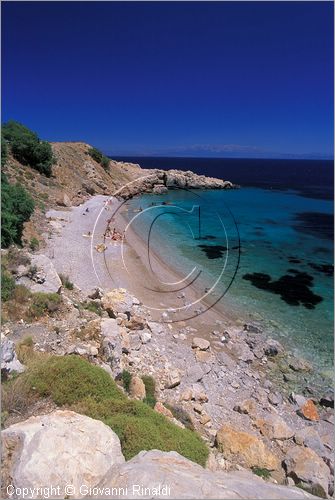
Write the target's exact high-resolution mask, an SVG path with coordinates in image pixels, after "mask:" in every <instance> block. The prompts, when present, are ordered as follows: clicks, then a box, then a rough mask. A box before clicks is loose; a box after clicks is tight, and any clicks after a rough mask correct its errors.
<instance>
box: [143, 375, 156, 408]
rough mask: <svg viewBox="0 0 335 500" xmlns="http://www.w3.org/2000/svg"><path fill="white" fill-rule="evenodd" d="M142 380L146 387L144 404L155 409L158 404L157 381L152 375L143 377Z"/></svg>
mask: <svg viewBox="0 0 335 500" xmlns="http://www.w3.org/2000/svg"><path fill="white" fill-rule="evenodd" d="M142 380H143V382H144V385H145V398H144V400H143V402H144V403H146V404H147V405H149V406H150V407H151V408H154V406H155V404H156V402H157V400H156V397H155V392H156V382H155V379H154V378H153V377H151V376H150V375H143V377H142Z"/></svg>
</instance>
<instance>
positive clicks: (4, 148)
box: [1, 132, 8, 167]
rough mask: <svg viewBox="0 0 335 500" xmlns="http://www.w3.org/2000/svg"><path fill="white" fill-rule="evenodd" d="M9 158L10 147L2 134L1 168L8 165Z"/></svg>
mask: <svg viewBox="0 0 335 500" xmlns="http://www.w3.org/2000/svg"><path fill="white" fill-rule="evenodd" d="M7 156H8V146H7V142H6V140H5V138H4V136H3V133H2V132H1V166H2V167H3V166H4V165H5V164H6V161H7Z"/></svg>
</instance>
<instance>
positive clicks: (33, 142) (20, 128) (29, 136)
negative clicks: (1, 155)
mask: <svg viewBox="0 0 335 500" xmlns="http://www.w3.org/2000/svg"><path fill="white" fill-rule="evenodd" d="M2 135H3V138H4V140H5V141H6V143H7V144H8V145H9V147H10V149H11V151H12V154H13V156H14V158H16V159H17V160H18V161H19V162H20V163H22V164H23V165H29V166H30V167H32V168H34V169H36V170H38V171H39V172H40V173H41V174H44V175H46V176H47V177H50V175H51V173H52V170H51V167H52V164H53V163H54V157H53V154H52V149H51V146H50V144H49V143H48V142H47V141H41V140H40V139H39V137H38V135H37V134H36V133H35V132H32V131H31V130H29V128H27V127H25V126H24V125H22V124H21V123H18V122H15V121H13V120H11V121H9V122H7V123H5V124H4V125H3V127H2Z"/></svg>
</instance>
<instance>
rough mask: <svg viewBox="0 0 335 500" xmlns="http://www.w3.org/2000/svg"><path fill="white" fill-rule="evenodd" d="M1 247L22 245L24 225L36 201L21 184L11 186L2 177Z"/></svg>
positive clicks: (4, 177)
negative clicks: (14, 244)
mask: <svg viewBox="0 0 335 500" xmlns="http://www.w3.org/2000/svg"><path fill="white" fill-rule="evenodd" d="M1 191H2V197H1V228H2V231H1V247H2V248H7V247H9V245H12V244H13V243H16V244H21V237H22V231H23V224H24V223H25V222H26V221H27V220H28V219H29V218H30V216H31V214H32V213H33V211H34V201H33V199H32V198H31V196H30V195H29V194H28V192H27V191H26V190H25V189H24V187H23V186H21V184H9V182H8V181H7V178H6V176H5V175H4V174H2V176H1Z"/></svg>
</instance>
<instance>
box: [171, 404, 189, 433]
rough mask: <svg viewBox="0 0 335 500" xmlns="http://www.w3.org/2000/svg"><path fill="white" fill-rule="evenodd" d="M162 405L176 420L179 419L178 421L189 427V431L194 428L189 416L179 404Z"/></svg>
mask: <svg viewBox="0 0 335 500" xmlns="http://www.w3.org/2000/svg"><path fill="white" fill-rule="evenodd" d="M164 406H165V407H166V408H167V409H168V410H170V412H171V413H172V415H173V416H174V418H176V419H177V420H179V422H181V423H182V424H184V425H185V427H186V428H187V429H190V430H191V431H193V430H194V425H193V422H192V419H191V417H190V416H189V414H188V413H187V411H185V410H184V409H183V408H182V407H181V406H174V405H171V404H169V403H164Z"/></svg>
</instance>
